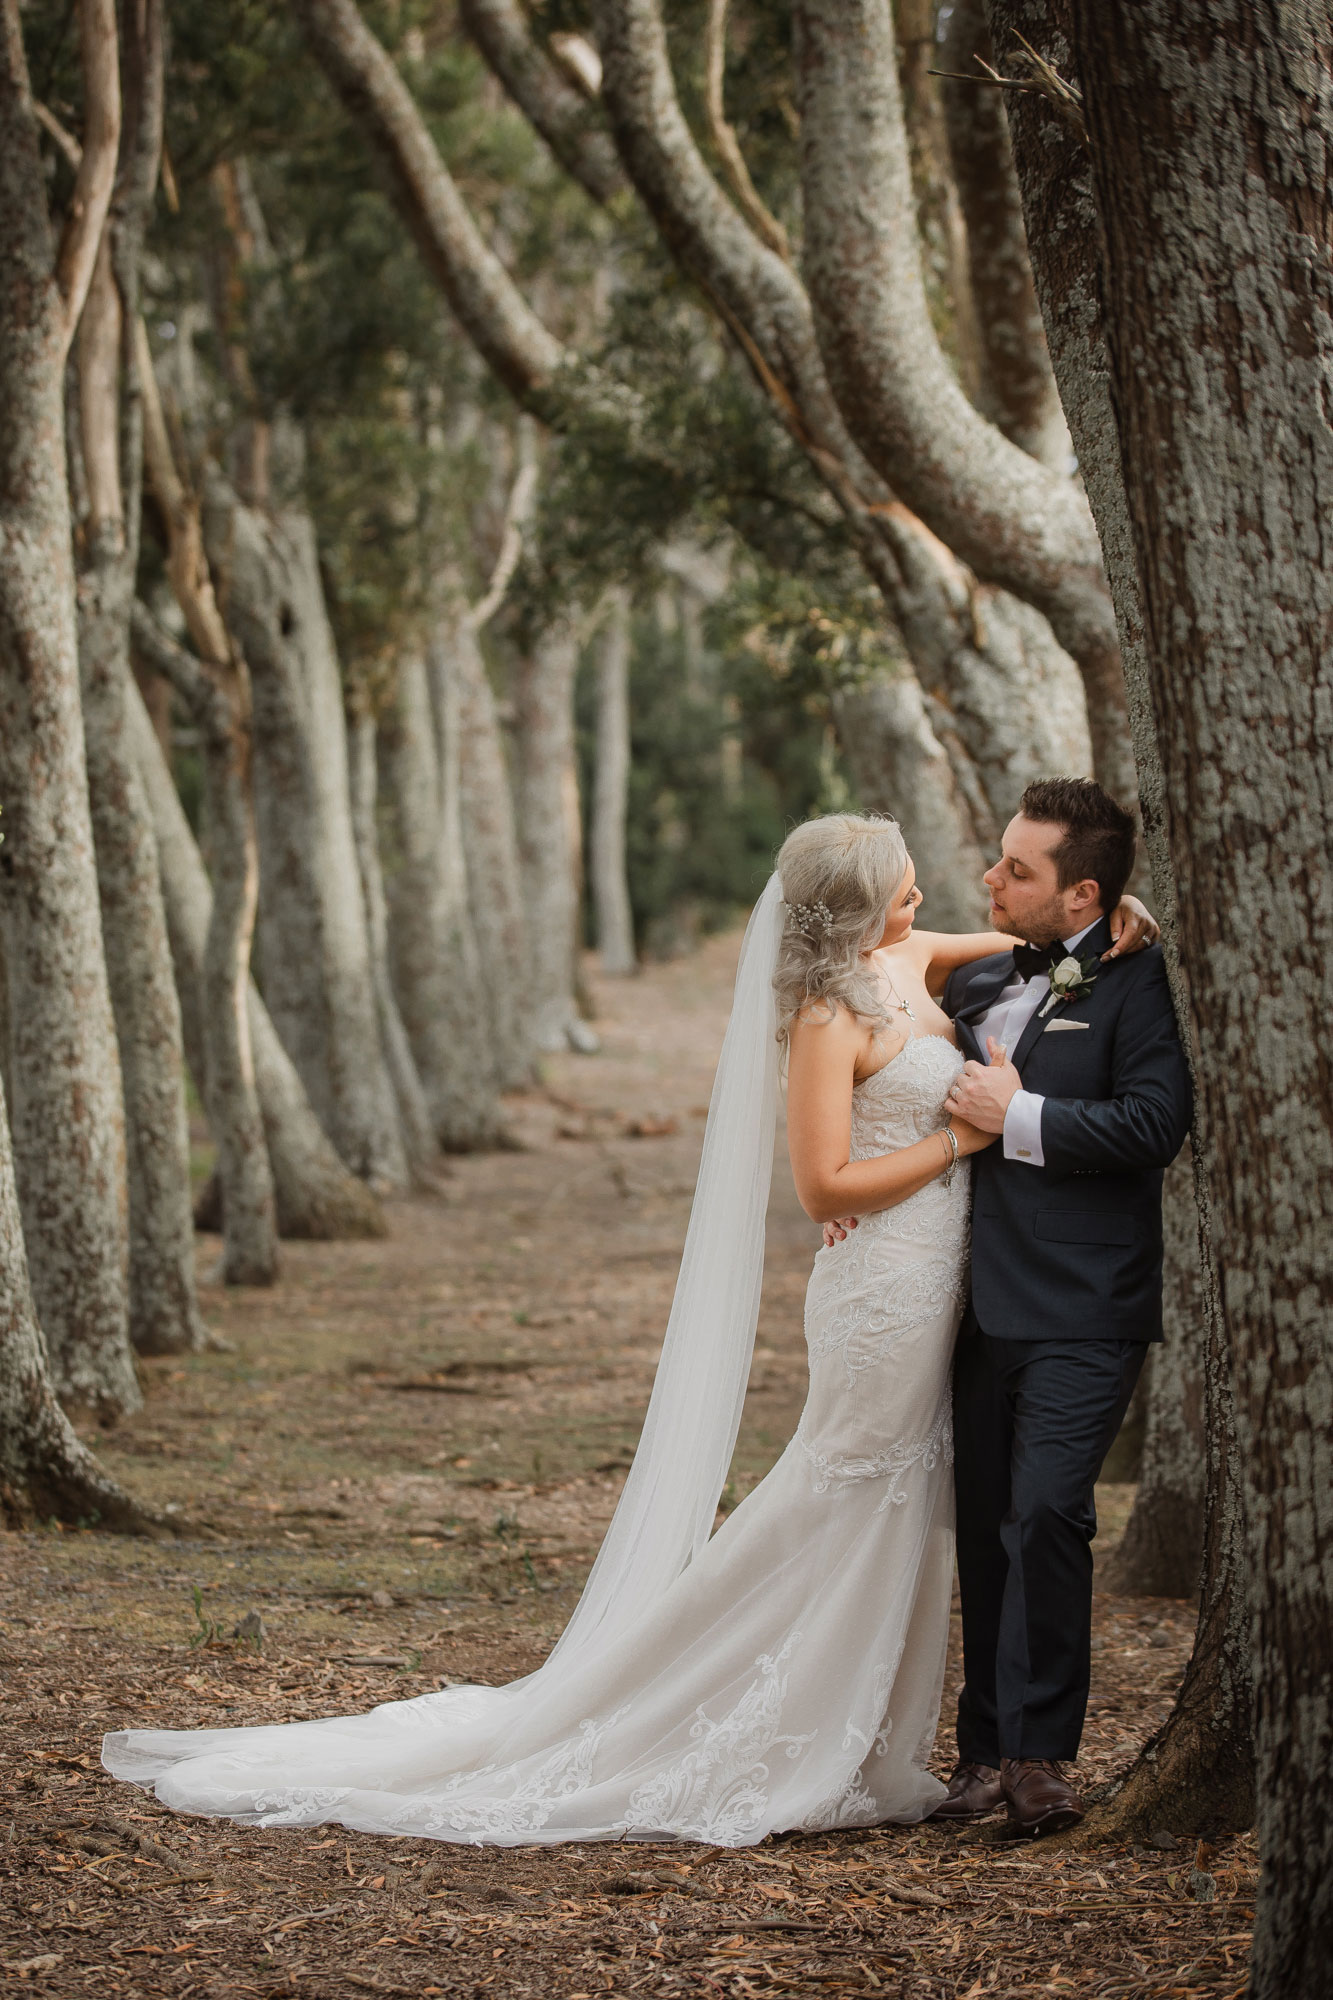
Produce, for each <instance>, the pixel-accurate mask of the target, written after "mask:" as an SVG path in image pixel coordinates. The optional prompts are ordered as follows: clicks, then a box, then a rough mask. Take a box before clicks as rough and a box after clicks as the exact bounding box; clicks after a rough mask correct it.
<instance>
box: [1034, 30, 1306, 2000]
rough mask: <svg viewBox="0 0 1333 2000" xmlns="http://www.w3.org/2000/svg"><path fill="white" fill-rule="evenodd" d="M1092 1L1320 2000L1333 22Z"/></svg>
mask: <svg viewBox="0 0 1333 2000" xmlns="http://www.w3.org/2000/svg"><path fill="white" fill-rule="evenodd" d="M1070 18H1071V27H1072V41H1073V53H1074V58H1075V62H1076V66H1077V74H1078V78H1079V81H1080V83H1081V85H1082V88H1083V94H1084V114H1085V119H1086V123H1087V129H1088V135H1089V148H1090V162H1091V173H1092V183H1093V189H1094V195H1095V200H1096V207H1097V212H1098V216H1099V219H1100V224H1101V242H1102V246H1103V256H1104V270H1105V278H1104V294H1103V295H1104V301H1105V330H1106V347H1107V354H1108V358H1109V371H1110V383H1111V391H1112V399H1113V405H1114V411H1115V417H1116V427H1117V432H1118V437H1119V447H1120V462H1121V465H1122V467H1123V470H1124V477H1125V488H1126V493H1127V497H1128V502H1129V516H1130V524H1131V531H1132V537H1133V550H1134V556H1135V565H1136V570H1137V575H1138V579H1139V585H1140V591H1141V598H1142V607H1143V621H1144V633H1145V641H1146V643H1145V655H1146V662H1147V675H1148V688H1149V693H1150V697H1151V703H1152V711H1153V716H1154V722H1155V726H1156V736H1157V742H1158V746H1159V751H1160V756H1161V762H1162V770H1163V779H1164V797H1165V806H1166V832H1167V840H1168V844H1169V847H1170V852H1171V858H1172V862H1173V865H1174V869H1175V874H1176V878H1177V882H1178V886H1179V892H1180V893H1179V913H1178V914H1179V936H1180V947H1181V954H1182V958H1183V961H1184V965H1185V969H1186V972H1187V974H1188V979H1189V990H1190V1002H1191V1011H1192V1014H1193V1017H1194V1020H1195V1023H1196V1024H1197V1037H1196V1048H1195V1066H1196V1076H1197V1080H1198V1087H1199V1099H1200V1119H1199V1132H1198V1143H1199V1147H1200V1153H1201V1163H1202V1167H1203V1172H1204V1175H1205V1177H1206V1180H1207V1184H1208V1190H1209V1196H1210V1202H1211V1209H1212V1240H1213V1249H1214V1254H1215V1256H1216V1260H1217V1268H1218V1274H1219V1281H1220V1290H1221V1299H1222V1305H1223V1310H1224V1312H1225V1316H1226V1320H1227V1323H1228V1326H1229V1329H1230V1335H1231V1355H1232V1369H1233V1374H1234V1381H1235V1398H1236V1426H1237V1437H1238V1442H1239V1446H1240V1453H1241V1472H1242V1478H1243V1483H1244V1492H1245V1511H1246V1516H1247V1521H1248V1537H1249V1554H1250V1565H1251V1573H1252V1579H1253V1582H1252V1594H1253V1658H1254V1687H1255V1712H1256V1749H1257V1760H1258V1788H1257V1789H1258V1801H1259V1809H1258V1832H1259V1841H1260V1849H1261V1853H1262V1856H1263V1861H1264V1873H1263V1886H1262V1889H1261V1894H1260V1900H1259V1909H1258V1917H1257V1930H1256V1938H1255V1954H1254V1963H1253V1972H1252V1982H1253V1983H1252V1987H1251V1991H1252V1992H1253V1993H1254V1994H1255V1995H1257V1996H1259V2000H1268V1996H1270V1995H1271V1996H1274V1997H1275V1996H1277V1995H1279V1994H1280V1995H1282V1996H1284V2000H1291V1997H1292V1996H1294V2000H1305V1996H1309V2000H1313V1996H1315V1995H1316V1994H1319V1993H1322V1992H1323V1991H1324V1990H1325V1988H1326V1986H1327V1976H1328V1963H1329V1956H1330V1952H1331V1951H1333V1865H1331V1864H1333V1821H1330V1818H1329V1814H1328V1810H1327V1804H1328V1798H1329V1795H1330V1790H1333V1671H1331V1669H1333V1430H1331V1429H1330V1426H1329V1422H1328V1414H1329V1411H1330V1409H1333V1342H1331V1341H1330V1336H1329V1317H1328V1303H1327V1302H1328V1296H1329V1282H1330V1245H1331V1244H1333V1130H1331V1126H1333V1075H1330V1067H1329V1052H1328V1029H1327V1024H1328V1020H1329V1018H1330V1011H1331V1010H1333V826H1331V824H1330V802H1331V801H1333V659H1331V656H1330V653H1329V648H1328V633H1329V630H1330V626H1331V625H1333V565H1330V563H1329V561H1328V555H1327V548H1326V541H1327V534H1328V528H1327V523H1328V520H1329V515H1330V508H1331V507H1333V424H1330V419H1329V390H1330V377H1331V376H1333V206H1331V204H1330V182H1329V176H1328V172H1327V159H1326V146H1327V133H1328V130H1329V127H1330V123H1331V122H1333V25H1331V24H1330V18H1329V15H1328V12H1327V10H1326V9H1325V8H1323V7H1315V6H1310V5H1299V6H1296V7H1291V6H1279V5H1277V4H1275V0H1244V4H1242V0H1218V4H1214V5H1213V6H1211V7H1210V8H1209V9H1207V10H1206V11H1204V10H1201V9H1198V8H1187V7H1184V6H1182V5H1180V4H1179V0H1138V4H1136V5H1133V6H1126V5H1123V4H1120V0H1097V4H1096V5H1088V4H1085V0H1074V4H1073V5H1072V6H1071V8H1070ZM1057 366H1058V363H1057Z"/></svg>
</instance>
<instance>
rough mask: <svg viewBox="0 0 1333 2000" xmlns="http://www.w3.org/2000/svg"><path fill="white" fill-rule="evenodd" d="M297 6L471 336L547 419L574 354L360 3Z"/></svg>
mask: <svg viewBox="0 0 1333 2000" xmlns="http://www.w3.org/2000/svg"><path fill="white" fill-rule="evenodd" d="M292 8H293V11H294V12H295V14H296V16H297V18H298V20H299V21H300V22H301V25H302V27H303V28H304V30H305V33H306V37H307V39H308V40H309V43H310V46H311V48H312V49H313V50H314V52H315V55H316V56H317V57H318V59H319V61H320V63H321V64H322V66H323V68H324V69H325V71H326V72H327V74H328V76H329V79H330V81H331V82H332V84H333V87H334V89H335V90H336V91H337V93H338V95H339V97H340V98H341V99H342V101H343V104H344V105H345V107H346V109H347V110H348V112H349V113H350V114H351V117H352V119H353V121H354V122H355V124H356V125H357V126H358V128H359V129H360V131H361V133H362V135H363V136H364V137H365V139H366V140H367V142H368V143H369V145H370V147H371V150H372V152H373V153H374V156H375V159H376V162H377V164H378V165H379V167H380V169H381V171H382V172H383V174H384V176H385V179H386V181H387V184H388V187H389V191H390V193H391V195H392V196H393V199H394V201H395V203H396V204H397V207H398V209H399V211H400V213H401V214H402V216H403V219H404V221H405V222H406V223H407V226H408V228H409V229H410V230H411V232H412V235H413V236H414V237H415V239H416V241H417V244H418V246H419V247H420V250H421V253H422V255H423V257H424V258H425V260H426V263H427V266H428V268H429V269H430V270H431V272H432V273H433V274H434V276H435V277H436V279H437V280H438V282H439V284H440V286H441V288H442V289H443V291H444V294H445V296H446V298H447V299H448V300H449V303H450V305H451V306H452V307H453V309H454V312H455V313H456V314H457V316H458V318H459V320H460V321H461V323H462V326H463V329H464V331H465V333H466V334H467V335H468V338H469V339H470V340H471V341H472V343H473V345H474V346H475V347H476V349H477V351H478V353H479V354H480V355H481V356H482V359H483V360H484V361H485V362H486V363H487V365H488V366H489V367H490V368H491V369H492V370H493V371H494V373H495V374H496V375H497V376H498V377H499V379H500V381H501V382H503V383H504V385H505V387H506V388H507V389H508V390H509V391H510V392H511V394H512V395H514V396H516V397H517V398H518V400H519V401H520V402H521V403H523V404H525V405H526V406H527V407H529V408H531V409H533V410H534V411H535V412H536V413H537V414H539V415H540V414H541V413H542V410H543V407H544V406H545V404H546V401H547V398H546V395H545V392H546V391H548V390H549V388H550V385H551V381H552V378H553V377H554V376H555V375H556V374H557V372H558V371H559V370H560V369H561V367H562V366H564V365H565V363H566V362H567V360H568V359H569V356H568V355H567V352H566V350H565V349H564V347H562V345H561V343H560V342H559V341H558V340H557V339H556V337H555V335H554V334H552V333H551V332H549V331H548V329H547V328H546V327H545V326H543V324H542V322H541V321H540V320H539V319H538V317H537V315H536V313H534V312H533V310H532V308H531V307H530V306H529V304H528V302H527V300H526V299H525V298H524V297H523V295H522V293H521V292H520V291H519V289H518V287H517V285H515V283H514V281H513V279H512V278H511V277H510V275H509V273H508V272H507V271H506V270H505V267H504V265H503V264H502V263H501V262H500V259H499V258H498V257H497V256H496V254H495V252H494V251H493V250H492V249H490V248H489V246H488V245H487V244H486V243H485V242H483V240H482V236H481V232H480V230H479V229H478V228H477V225H476V223H475V222H474V221H473V219H472V216H471V214H470V212H469V210H468V207H467V204H466V202H465V201H464V200H463V197H462V195H461V194H460V193H459V191H458V186H457V183H456V182H455V181H454V178H453V176H452V175H451V174H450V172H449V170H448V168H447V167H446V166H445V164H444V162H443V160H442V159H441V158H440V155H439V151H438V149H437V148H436V146H435V143H434V141H433V140H432V139H431V136H430V133H429V132H428V131H427V130H426V125H425V121H424V119H423V118H422V116H421V113H420V112H419V111H418V109H417V107H416V104H415V103H414V102H413V99H412V94H411V92H410V91H409V90H408V88H407V85H406V84H405V83H404V82H403V79H402V77H401V76H400V75H399V74H398V71H397V69H396V68H395V66H394V63H393V61H392V59H391V58H390V56H389V55H388V53H387V51H386V50H385V49H384V48H383V47H382V46H381V45H380V43H379V42H378V41H376V39H375V37H374V35H372V34H371V32H370V30H369V28H368V27H367V26H366V24H365V22H364V21H363V20H362V18H361V15H360V12H359V10H358V8H357V7H356V5H355V0H292Z"/></svg>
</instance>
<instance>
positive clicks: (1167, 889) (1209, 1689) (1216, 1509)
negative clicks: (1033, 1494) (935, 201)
mask: <svg viewBox="0 0 1333 2000" xmlns="http://www.w3.org/2000/svg"><path fill="white" fill-rule="evenodd" d="M988 13H989V17H990V24H991V35H992V40H993V43H994V46H995V48H996V51H997V55H998V58H999V62H1000V65H1001V66H1002V67H1003V68H1004V69H1005V71H1006V72H1008V73H1015V72H1017V71H1019V70H1020V69H1021V67H1022V62H1023V61H1024V60H1026V58H1024V57H1023V54H1022V44H1023V42H1024V41H1026V42H1027V43H1029V44H1030V45H1031V46H1032V47H1033V48H1034V49H1036V50H1037V52H1038V53H1039V54H1040V56H1041V57H1042V58H1043V59H1044V60H1045V61H1046V62H1048V63H1049V64H1050V65H1051V66H1052V67H1053V68H1054V70H1055V71H1056V72H1057V73H1058V74H1059V75H1060V76H1062V77H1065V78H1073V77H1074V76H1075V74H1076V72H1075V65H1074V61H1073V53H1072V50H1071V47H1070V44H1069V41H1068V38H1067V36H1066V34H1065V33H1064V30H1063V27H1062V26H1061V25H1060V22H1059V21H1057V19H1056V18H1055V15H1056V9H1055V7H1054V6H1053V5H1052V4H1051V0H988ZM1062 18H1063V15H1062ZM1020 37H1021V39H1020ZM1024 73H1026V72H1024ZM1006 101H1007V107H1008V111H1009V118H1010V132H1011V137H1012V140H1013V145H1014V154H1015V162H1016V166H1017V169H1018V175H1019V183H1020V187H1021V189H1022V194H1023V206H1024V213H1025V216H1026V220H1027V232H1028V242H1029V247H1030V250H1031V254H1032V260H1033V267H1034V276H1035V279H1036V283H1037V290H1038V295H1039V297H1040V299H1041V305H1042V314H1043V317H1044V320H1045V323H1046V331H1047V340H1048V344H1049V347H1050V352H1051V356H1052V360H1053V364H1054V367H1055V372H1056V379H1057V381H1058V383H1059V385H1060V395H1061V401H1062V404H1063V407H1064V410H1065V414H1066V417H1067V419H1068V421H1069V425H1070V431H1071V435H1072V438H1073V442H1074V447H1075V450H1076V451H1077V453H1078V457H1079V464H1080V468H1081V472H1082V476H1083V479H1084V483H1085V485H1086V487H1087V490H1088V494H1089V498H1090V500H1091V503H1092V507H1093V512H1094V515H1095V517H1096V520H1097V529H1098V535H1099V537H1100V540H1101V544H1102V549H1103V552H1104V554H1105V556H1106V561H1107V568H1108V576H1109V580H1110V585H1111V592H1112V597H1113V599H1114V602H1115V607H1116V618H1117V623H1118V625H1119V628H1120V640H1121V657H1122V660H1123V662H1124V668H1125V676H1126V689H1127V693H1128V697H1129V711H1130V722H1131V727H1132V729H1133V733H1134V750H1135V758H1136V762H1137V766H1138V771H1139V802H1140V808H1141V812H1142V821H1143V830H1144V837H1145V845H1146V847H1147V850H1148V853H1149V855H1150V857H1151V861H1152V872H1153V878H1154V884H1155V889H1156V896H1157V903H1158V909H1159V911H1160V914H1161V918H1162V923H1163V941H1164V944H1165V946H1166V953H1167V964H1168V968H1169V970H1170V972H1171V977H1172V983H1173V989H1174V992H1175V998H1176V1010H1177V1014H1178V1017H1179V1019H1180V1024H1181V1033H1182V1036H1183V1037H1184V1039H1185V1043H1186V1047H1187V1049H1188V1050H1189V1051H1190V1052H1191V1057H1192V1056H1193V1051H1194V1043H1195V1036H1194V1031H1193V1027H1192V1018H1193V1017H1192V1010H1191V1007H1190V1003H1189V993H1188V977H1187V968H1186V966H1185V965H1184V964H1183V963H1182V960H1181V954H1180V949H1179V946H1180V938H1179V923H1178V915H1179V904H1178V895H1177V878H1176V873H1175V862H1174V859H1173V855H1172V852H1171V849H1170V847H1169V845H1168V841H1167V805H1166V798H1167V792H1166V772H1165V768H1164V764H1163V759H1162V754H1161V750H1160V745H1159V738H1158V731H1157V718H1156V713H1155V706H1154V698H1153V690H1152V681H1151V677H1150V674H1149V670H1148V664H1147V658H1146V653H1145V642H1144V627H1143V613H1142V599H1141V593H1140V586H1139V575H1138V569H1137V562H1136V556H1135V550H1134V543H1133V535H1132V532H1131V513H1130V504H1129V499H1128V495H1127V491H1126V484H1125V477H1124V468H1123V466H1122V459H1121V449H1120V437H1119V429H1118V421H1117V415H1116V409H1115V400H1114V396H1113V393H1112V379H1111V371H1110V366H1109V359H1108V354H1107V348H1106V342H1105V337H1104V318H1105V311H1104V293H1105V273H1104V271H1103V268H1102V264H1101V261H1100V257H1099V229H1100V224H1099V220H1098V216H1097V208H1096V202H1095V199H1094V194H1093V186H1092V180H1091V174H1090V171H1089V161H1088V155H1087V151H1086V149H1085V147H1084V146H1083V145H1082V144H1081V143H1080V141H1079V139H1078V137H1077V135H1076V134H1075V133H1074V132H1073V130H1072V129H1071V126H1070V124H1069V122H1068V121H1067V120H1062V119H1060V118H1057V117H1056V116H1055V115H1054V114H1053V112H1052V110H1051V107H1050V105H1049V104H1048V103H1047V102H1045V101H1044V100H1043V99H1042V98H1041V96H1040V95H1037V94H1028V93H1024V92H1017V91H1011V92H1008V93H1006ZM1196 1139H1197V1133H1196ZM1195 1191H1196V1197H1197V1204H1198V1210H1199V1223H1200V1226H1199V1247H1200V1252H1201V1275H1202V1282H1203V1303H1204V1321H1205V1327H1206V1333H1207V1340H1206V1346H1205V1367H1204V1405H1205V1430H1206V1441H1207V1450H1208V1464H1207V1497H1206V1503H1205V1516H1204V1565H1203V1580H1202V1586H1201V1593H1200V1603H1199V1624H1198V1629H1197V1632H1196V1636H1195V1649H1194V1655H1193V1658H1192V1660H1191V1664H1190V1667H1189V1670H1188V1673H1187V1675H1186V1680H1185V1683H1184V1685H1183V1687H1182V1689H1181V1694H1180V1697H1179V1699H1178V1700H1177V1703H1176V1706H1175V1708H1174V1709H1173V1711H1172V1713H1171V1715H1170V1716H1169V1717H1168V1719H1167V1722H1166V1724H1165V1725H1164V1727H1163V1729H1162V1730H1161V1732H1160V1733H1159V1735H1158V1737H1157V1738H1155V1739H1154V1741H1153V1742H1152V1743H1151V1744H1150V1745H1149V1746H1148V1748H1147V1750H1146V1751H1145V1753H1144V1755H1143V1756H1142V1757H1141V1758H1140V1760H1139V1762H1138V1763H1137V1765H1136V1766H1135V1767H1134V1769H1133V1771H1132V1772H1131V1773H1130V1775H1129V1778H1128V1780H1127V1782H1126V1784H1125V1786H1124V1788H1123V1790H1122V1791H1121V1793H1120V1794H1119V1796H1118V1798H1117V1799H1116V1800H1115V1802H1114V1803H1113V1805H1112V1806H1111V1808H1109V1809H1108V1812H1107V1814H1106V1816H1105V1817H1103V1815H1102V1814H1101V1813H1099V1814H1098V1815H1097V1818H1096V1821H1095V1823H1094V1828H1093V1831H1092V1833H1091V1835H1090V1837H1093V1838H1096V1837H1099V1833H1100V1829H1101V1828H1102V1826H1103V1825H1105V1826H1106V1827H1107V1830H1108V1831H1109V1832H1110V1834H1111V1835H1112V1837H1114V1836H1115V1834H1116V1833H1117V1831H1118V1830H1119V1829H1125V1830H1127V1831H1128V1832H1130V1833H1132V1834H1134V1835H1135V1836H1136V1837H1141V1836H1144V1835H1147V1834H1150V1833H1151V1832H1152V1831H1153V1829H1154V1828H1156V1827H1160V1826H1161V1825H1163V1824H1164V1823H1168V1824H1171V1825H1172V1826H1173V1828H1174V1830H1175V1831H1177V1832H1178V1833H1181V1834H1184V1835H1189V1834H1190V1833H1191V1832H1195V1831H1197V1832H1205V1831H1212V1830H1216V1829H1218V1828H1222V1827H1233V1828H1242V1827H1244V1826H1247V1825H1248V1824H1250V1823H1251V1822H1252V1819H1253V1808H1254V1775H1253V1726H1252V1714H1251V1697H1250V1684H1251V1660H1250V1630H1249V1617H1248V1552H1247V1550H1246V1546H1245V1531H1244V1518H1245V1512H1244V1496H1243V1493H1242V1486H1241V1470H1240V1463H1239V1453H1238V1450H1237V1447H1236V1441H1235V1411H1234V1398H1233V1391H1232V1377H1231V1356H1230V1331H1229V1328H1228V1326H1227V1324H1226V1322H1225V1320H1224V1319H1223V1317H1222V1314H1221V1308H1220V1299H1219V1289H1218V1281H1217V1274H1216V1269H1215V1265H1214V1261H1213V1252H1212V1238H1213V1231H1212V1227H1211V1215H1212V1206H1211V1194H1210V1189H1209V1185H1208V1182H1207V1180H1206V1179H1205V1178H1204V1176H1203V1174H1202V1173H1201V1171H1200V1162H1199V1159H1198V1156H1197V1153H1196V1162H1195Z"/></svg>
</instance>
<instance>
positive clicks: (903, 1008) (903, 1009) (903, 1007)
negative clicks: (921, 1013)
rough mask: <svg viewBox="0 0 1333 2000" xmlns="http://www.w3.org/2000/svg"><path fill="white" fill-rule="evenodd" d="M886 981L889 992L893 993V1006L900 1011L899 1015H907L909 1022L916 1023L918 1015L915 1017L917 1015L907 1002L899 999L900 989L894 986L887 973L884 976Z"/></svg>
mask: <svg viewBox="0 0 1333 2000" xmlns="http://www.w3.org/2000/svg"><path fill="white" fill-rule="evenodd" d="M884 980H885V984H886V985H887V987H888V989H889V992H890V993H891V994H892V995H893V999H892V1003H891V1004H892V1005H893V1006H895V1007H896V1008H897V1009H898V1011H899V1013H902V1014H906V1016H907V1018H908V1020H909V1021H915V1019H916V1015H915V1014H914V1013H913V1012H912V1010H911V1008H910V1007H909V1006H908V1004H907V1002H906V1001H905V1000H903V999H900V998H899V995H898V989H897V987H896V986H895V985H894V983H893V981H892V980H891V979H890V978H889V975H888V974H887V972H886V973H885V975H884Z"/></svg>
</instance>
